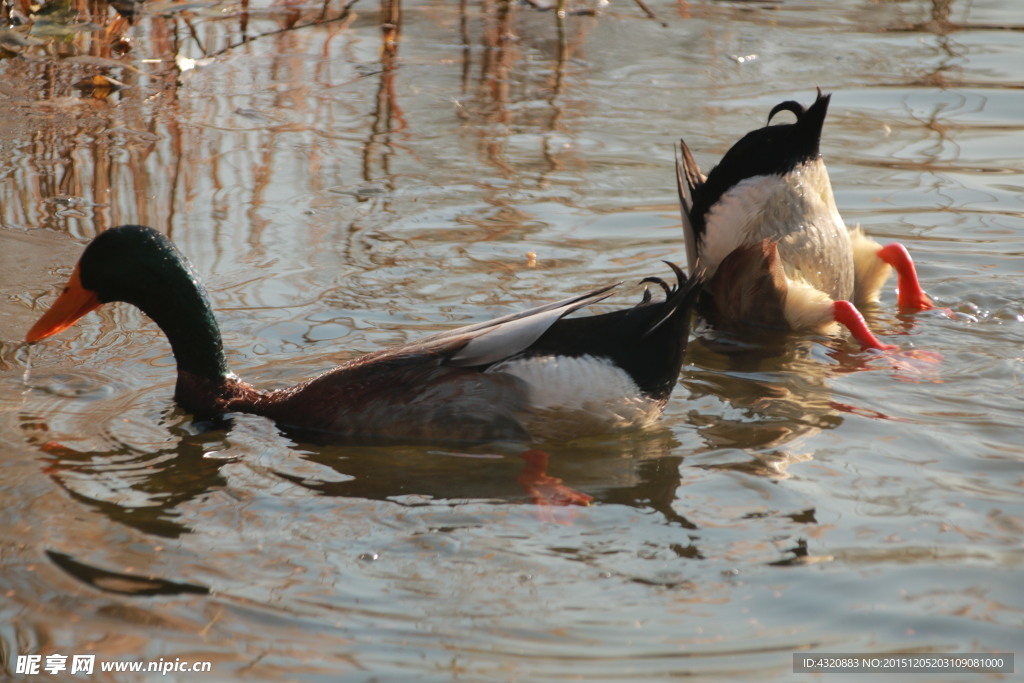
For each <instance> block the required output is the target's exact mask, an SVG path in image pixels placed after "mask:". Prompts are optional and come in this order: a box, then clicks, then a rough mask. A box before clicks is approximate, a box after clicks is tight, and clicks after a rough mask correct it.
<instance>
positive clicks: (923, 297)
mask: <svg viewBox="0 0 1024 683" xmlns="http://www.w3.org/2000/svg"><path fill="white" fill-rule="evenodd" d="M878 258H880V259H882V260H883V261H885V262H886V263H888V264H889V265H890V266H892V267H893V268H894V269H895V270H896V280H897V285H896V286H897V290H896V301H897V303H898V304H899V307H900V308H901V309H902V310H905V311H927V310H929V309H931V308H935V302H934V301H932V299H931V297H930V296H928V295H927V294H925V292H924V290H923V289H921V281H920V280H918V279H917V269H916V268H914V259H912V258H910V252H908V251H907V248H906V247H905V246H903V245H902V244H900V243H899V242H893V243H892V244H887V245H885V246H884V247H882V248H881V249H879V250H878Z"/></svg>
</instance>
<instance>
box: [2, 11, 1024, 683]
mask: <svg viewBox="0 0 1024 683" xmlns="http://www.w3.org/2000/svg"><path fill="white" fill-rule="evenodd" d="M649 6H650V8H651V9H652V11H653V12H654V14H655V15H656V17H657V19H656V20H652V19H650V18H648V17H646V16H645V15H644V13H643V12H641V11H640V9H639V8H638V7H637V6H636V5H633V4H632V3H627V2H622V3H618V4H613V5H609V6H603V7H600V8H599V9H600V11H599V12H597V14H596V15H593V14H587V13H573V12H570V13H569V14H568V15H567V16H565V17H564V19H563V20H562V21H559V18H558V16H557V14H556V13H555V12H552V11H540V10H536V9H531V8H530V7H527V6H515V7H506V6H503V5H500V4H496V3H493V2H484V3H482V4H476V3H472V4H471V3H463V5H462V6H461V8H460V5H459V3H442V2H410V3H407V4H405V5H403V6H401V8H400V9H401V13H400V15H389V16H391V19H392V20H393V21H394V22H395V23H396V24H397V25H398V26H399V27H400V33H399V34H397V36H395V35H386V34H385V33H384V32H382V30H381V25H382V21H383V19H382V16H381V15H380V14H379V13H378V9H379V8H378V7H376V6H373V5H366V6H363V5H362V4H361V3H357V4H355V5H353V6H352V10H353V12H354V14H353V15H351V16H348V17H347V18H345V19H339V20H337V21H329V22H326V23H321V24H319V25H314V26H308V27H305V28H298V29H295V30H290V31H280V29H282V28H284V27H287V26H289V25H294V24H296V23H298V24H303V23H305V22H308V21H313V20H315V19H316V18H317V17H318V15H319V14H320V9H321V6H320V5H316V6H303V5H297V4H280V5H279V4H264V5H260V6H258V7H252V6H250V7H248V8H247V11H246V12H243V11H242V8H240V7H238V6H234V5H218V4H205V3H204V4H196V5H195V6H193V7H192V8H191V9H189V10H187V11H182V10H177V11H170V10H169V9H168V8H167V7H161V6H157V8H156V9H155V10H153V11H150V12H148V13H146V14H144V15H143V16H142V17H141V18H140V19H139V20H138V21H137V22H136V25H135V26H134V27H133V28H132V29H131V35H132V37H133V45H132V49H131V50H130V51H129V52H128V53H127V54H126V55H124V56H117V55H116V54H112V53H110V51H109V50H108V49H107V47H106V44H105V43H104V41H103V38H102V35H101V34H99V33H89V32H81V33H76V34H75V35H73V36H71V37H70V39H69V40H68V41H64V42H60V43H56V44H52V45H50V46H49V47H47V48H45V49H44V48H29V49H26V50H24V51H22V52H21V53H20V54H19V55H17V56H9V57H8V58H6V59H4V60H2V61H0V71H2V79H0V80H2V81H3V85H2V86H0V109H2V113H3V118H4V120H5V124H4V126H3V127H2V128H0V264H2V267H0V272H2V273H3V277H2V279H0V286H2V287H3V295H4V296H3V298H2V307H0V315H2V320H3V322H2V326H0V333H2V336H0V343H2V347H0V383H2V385H3V391H2V392H0V443H3V444H4V445H3V446H2V450H3V457H2V459H0V463H2V471H3V474H2V476H0V496H2V498H3V501H4V502H3V505H2V506H0V508H2V510H3V511H2V512H0V515H2V517H0V563H2V565H0V566H2V570H0V596H2V597H0V652H2V653H3V655H2V656H3V658H4V661H5V665H6V666H7V668H8V670H9V671H13V669H14V663H13V662H14V657H15V656H16V655H18V654H31V653H38V654H52V653H63V654H66V655H70V654H74V653H96V654H97V655H98V657H99V658H100V659H106V660H109V661H115V660H116V661H121V660H134V659H142V660H157V659H159V658H161V657H163V658H165V659H174V658H181V659H183V660H210V661H212V662H213V672H214V674H215V678H219V679H234V678H242V679H251V680H325V681H326V680H331V681H334V680H352V681H359V680H388V681H393V680H460V681H461V680H465V681H482V680H500V681H507V680H530V681H537V680H565V679H573V680H578V679H583V680H622V681H636V680H658V679H664V678H669V677H676V676H683V675H690V674H694V675H697V677H698V678H699V679H700V680H770V679H777V680H789V679H796V678H799V677H798V676H796V675H794V674H792V672H791V653H793V652H796V651H820V652H843V651H853V652H898V651H921V652H947V651H949V652H976V651H992V652H1000V651H1002V652H1007V651H1013V649H1014V647H1016V646H1017V645H1018V644H1019V643H1020V642H1021V633H1022V631H1021V628H1022V626H1024V599H1022V597H1021V591H1020V585H1021V577H1022V573H1021V570H1022V566H1024V548H1022V545H1021V539H1022V535H1024V504H1022V488H1024V466H1022V464H1024V447H1022V446H1021V426H1020V425H1021V416H1022V408H1024V400H1022V398H1021V397H1022V395H1024V392H1022V383H1024V366H1022V355H1021V349H1022V342H1024V269H1022V268H1021V256H1022V253H1024V162H1022V159H1024V142H1022V141H1024V113H1022V112H1024V107H1022V102H1024V100H1022V96H1024V93H1022V91H1021V86H1020V83H1021V82H1022V77H1024V71H1022V68H1021V65H1022V64H1024V43H1022V42H1021V40H1020V36H1021V30H1022V29H1024V21H1022V17H1021V14H1020V11H1019V10H1018V9H1017V7H1016V3H1014V2H1010V1H1009V0H1002V1H997V0H993V1H990V2H972V3H967V2H939V1H936V2H924V1H923V0H912V1H907V2H893V3H872V2H863V3H832V2H796V1H793V2H775V3H761V2H758V3H749V2H735V3H728V2H681V3H672V2H665V1H661V0H653V1H651V2H649ZM385 7H386V8H390V10H394V7H393V6H388V5H385ZM570 9H578V8H575V7H572V8H570ZM340 12H341V7H340V6H328V17H329V18H330V17H334V16H340ZM103 16H104V17H106V18H107V19H108V18H109V17H107V15H103ZM104 21H106V19H104ZM271 32H273V33H271ZM264 33H267V34H268V35H263V36H262V37H257V36H259V35H260V34H264ZM385 38H389V39H391V43H390V47H387V48H386V49H385V48H384V47H382V41H383V40H384V39H385ZM113 63H116V64H117V66H112V64H113ZM97 71H105V72H107V73H109V74H110V75H112V76H113V77H115V78H117V79H119V80H121V81H123V82H124V83H126V84H127V85H128V86H130V87H128V88H126V89H124V90H122V91H120V92H119V93H117V94H115V95H111V96H109V97H107V98H105V99H104V98H94V97H88V96H83V95H81V94H80V93H79V91H78V90H76V89H75V88H74V87H73V86H74V83H76V82H78V81H79V80H81V79H83V78H86V77H89V76H91V75H93V74H94V73H96V72H97ZM815 87H821V88H822V89H823V90H825V91H829V92H832V93H833V100H832V106H831V111H830V115H829V119H828V121H827V123H826V126H825V135H824V140H823V143H822V152H823V154H824V156H825V160H826V163H827V164H828V166H829V169H830V172H831V175H832V182H833V185H834V186H835V190H836V197H837V202H838V205H839V208H840V211H841V212H842V213H843V215H844V217H845V218H846V220H847V221H848V222H850V223H860V224H861V225H863V226H864V227H865V229H866V230H868V231H869V232H870V233H871V234H873V235H874V236H876V237H877V238H879V239H881V240H882V241H890V240H899V241H902V242H903V243H905V244H906V245H907V246H908V248H909V249H910V250H911V252H912V253H913V254H914V256H915V258H916V260H917V262H918V265H919V271H920V273H921V277H922V280H923V282H924V285H925V287H926V289H927V290H928V291H929V292H930V293H931V294H932V295H933V296H934V297H935V298H936V300H937V301H938V302H939V304H940V305H942V306H944V307H948V308H949V309H951V310H952V311H953V312H955V313H956V314H957V315H955V316H953V317H948V316H944V315H941V314H939V313H937V312H928V313H922V314H920V315H914V316H905V315H900V314H898V313H896V311H895V293H894V291H893V287H894V284H893V283H890V285H889V287H888V288H887V290H886V292H885V294H884V296H883V299H882V302H881V304H880V305H879V306H878V307H877V308H876V309H873V310H871V311H869V314H870V318H871V323H872V325H873V327H874V328H875V329H876V330H878V331H879V332H880V333H881V334H882V335H883V337H884V340H885V341H887V342H889V343H894V344H898V345H899V346H900V347H901V349H902V350H903V351H902V353H901V354H898V355H896V356H894V357H889V358H885V357H881V356H879V355H877V354H869V353H863V352H860V351H859V350H858V349H857V348H856V347H855V346H853V345H851V344H850V343H849V342H848V341H847V340H845V339H841V338H840V339H826V338H818V337H804V338H794V339H791V340H789V342H788V343H787V344H786V345H785V346H784V347H783V348H781V349H774V350H771V351H770V352H767V353H752V352H741V353H736V352H735V350H733V351H732V352H730V350H729V349H728V348H723V347H722V346H721V345H720V344H717V343H715V341H714V340H713V339H711V338H707V337H701V338H698V339H696V340H695V341H694V342H693V343H692V344H691V348H690V352H689V356H688V364H687V367H686V370H685V372H684V375H683V377H682V378H681V379H680V383H679V387H678V389H677V391H676V393H675V395H674V397H673V400H672V402H671V403H670V405H669V407H668V410H667V411H666V415H665V417H664V419H663V420H662V421H661V422H660V423H659V426H658V427H657V428H656V429H653V430H650V431H648V432H644V433H635V434H627V435H620V436H611V437H603V438H596V439H589V440H582V441H579V442H576V443H571V444H548V445H547V446H548V448H547V450H549V452H550V453H551V455H552V461H551V473H552V474H554V475H556V476H558V477H561V478H562V479H563V480H564V481H565V483H566V484H567V485H569V486H572V487H573V488H576V489H578V490H581V491H584V492H586V493H588V494H590V495H592V496H594V498H595V503H594V505H592V506H590V507H587V508H571V509H544V508H539V507H537V506H534V505H531V504H530V502H529V500H528V498H527V496H526V495H525V493H524V491H523V490H522V489H521V488H520V487H519V486H518V485H517V484H516V480H515V478H516V475H517V474H518V472H519V471H520V469H521V467H522V463H521V462H520V461H519V460H518V459H517V458H514V457H508V456H507V455H505V456H502V455H499V454H491V455H493V456H494V457H481V456H486V455H488V453H480V452H474V453H466V452H460V451H459V450H458V449H452V448H450V447H447V446H445V445H443V444H438V445H428V446H423V447H391V448H385V447H378V448H368V447H360V448H356V447H342V446H323V445H317V444H310V443H303V442H297V441H294V440H291V439H290V438H289V437H288V436H287V435H284V434H281V433H280V432H279V431H278V430H277V429H276V428H275V426H274V425H273V424H271V423H269V422H267V421H265V420H262V419H260V418H255V417H251V416H242V417H239V418H238V419H236V420H234V421H233V423H232V424H231V426H230V429H208V428H206V427H208V426H204V425H195V424H193V422H192V420H191V419H190V417H189V416H188V415H187V414H185V413H183V412H181V411H180V410H179V409H177V408H176V407H175V406H174V404H173V402H172V400H171V393H172V389H173V382H174V377H173V362H172V361H171V359H170V358H169V354H168V347H167V346H166V344H165V342H164V340H163V337H162V335H161V334H160V333H159V331H158V330H157V329H156V328H155V327H154V326H153V325H152V323H150V322H149V321H147V320H146V319H145V318H144V316H142V315H141V314H140V313H138V312H137V311H135V310H133V309H129V308H127V307H123V306H112V307H107V308H105V309H103V311H102V312H101V313H100V314H98V315H97V314H93V315H91V316H89V317H87V318H85V319H84V320H83V321H82V322H81V323H80V324H79V325H78V326H76V327H75V328H74V329H71V330H68V331H67V332H66V333H64V334H62V335H61V336H59V337H57V338H55V339H53V340H52V341H47V342H46V343H43V344H40V345H37V346H36V347H34V348H32V349H31V350H30V349H29V348H27V347H26V346H25V345H24V344H22V343H21V341H20V340H21V339H22V338H23V336H24V333H25V331H26V330H27V329H28V327H29V326H30V325H31V323H32V322H33V321H34V320H35V319H36V318H37V317H38V315H39V314H40V311H41V310H42V308H44V307H45V306H46V305H48V304H49V302H50V301H51V300H52V297H53V295H54V294H55V292H56V289H57V287H59V286H60V285H61V284H62V283H63V281H64V279H65V278H66V277H67V275H68V274H69V273H70V268H71V266H72V265H73V263H74V261H75V260H76V258H77V255H78V254H79V253H80V250H81V247H82V245H83V244H84V243H85V242H86V241H87V240H88V239H89V238H90V237H92V236H93V235H95V234H96V233H98V232H99V231H101V230H103V229H105V228H107V227H110V226H113V225H117V224H120V223H126V222H141V223H145V224H149V225H153V226H154V227H156V228H158V229H160V230H162V231H164V232H166V233H168V234H170V235H171V236H172V237H173V239H174V240H175V241H176V242H177V243H178V244H179V245H180V247H181V248H182V250H183V251H185V252H186V253H187V254H188V255H189V256H190V257H191V258H192V260H193V261H194V263H195V264H196V266H197V268H198V270H199V272H201V273H202V274H203V275H204V277H206V278H207V281H208V284H209V287H210V289H211V294H212V298H213V300H214V303H215V305H216V307H217V309H218V314H219V318H220V321H221V324H222V327H223V331H224V337H225V344H226V346H227V349H228V357H229V362H230V364H231V365H232V367H233V369H234V370H235V371H236V372H238V374H240V375H241V376H243V377H245V378H247V379H250V380H253V381H256V382H258V383H260V384H261V385H263V386H283V385H287V384H290V383H293V382H296V381H299V380H301V379H304V378H306V377H308V376H309V375H311V374H313V373H316V372H318V371H320V370H322V369H324V368H326V367H330V366H331V365H333V364H335V363H337V362H340V361H341V360H343V359H346V358H350V357H353V356H355V355H358V354H361V353H365V352H369V351H373V350H375V349H378V348H381V347H383V346H386V345H388V344H393V343H398V342H402V341H406V340H411V339H414V338H415V337H417V336H421V335H425V334H428V333H431V332H434V331H437V330H440V329H448V328H450V327H452V326H455V325H458V324H464V323H468V322H473V321H478V320H484V319H486V318H489V317H492V316H496V315H500V314H504V313H508V312H512V311H516V310H520V309H522V308H524V307H526V306H528V305H531V304H534V303H538V302H543V301H549V300H554V299H557V298H561V297H564V296H568V295H569V294H572V293H577V292H581V291H585V290H587V289H589V288H591V287H594V286H597V285H600V284H603V283H606V282H609V281H613V280H627V281H631V282H636V281H638V280H639V279H640V278H642V277H645V276H648V275H660V276H667V275H668V269H667V267H666V266H664V265H663V264H662V263H661V261H660V260H661V259H669V260H673V261H677V262H685V255H684V252H683V246H682V238H681V228H680V225H679V218H678V212H677V208H676V200H675V188H674V178H673V143H674V142H675V141H676V140H677V139H678V138H679V137H680V136H682V137H685V139H686V141H687V143H688V144H689V145H690V147H691V148H692V149H693V150H694V154H695V155H696V158H697V160H698V161H699V162H700V163H701V164H702V166H704V167H705V168H709V167H710V166H711V165H713V164H714V162H715V161H716V160H717V159H718V158H719V157H720V156H721V154H722V153H723V152H724V151H725V150H726V149H727V148H728V147H729V145H730V144H731V143H732V142H733V141H735V140H736V139H737V138H738V137H739V136H740V135H742V134H743V133H745V132H746V131H748V130H750V129H752V128H754V127H758V126H760V125H763V123H764V121H765V117H766V115H767V112H768V110H769V109H770V108H771V107H772V106H773V105H774V104H776V103H777V102H779V101H781V100H784V99H797V100H800V101H803V102H809V101H810V100H811V99H812V98H813V96H814V89H815ZM531 254H532V255H533V256H531ZM638 295H639V289H632V290H630V291H629V292H628V293H627V294H625V295H624V296H623V298H621V299H619V300H617V302H618V303H619V305H622V303H623V302H625V301H633V300H635V298H636V296H638ZM916 352H928V353H930V354H940V355H941V361H940V362H938V363H930V362H922V361H920V359H917V358H915V353H916ZM471 456H472V457H471ZM104 572H107V573H104ZM133 577H141V578H142V579H144V580H137V579H136V580H133ZM204 677H208V675H205V676H203V677H201V676H193V677H191V678H190V677H188V676H184V675H180V676H179V678H180V679H181V680H186V679H189V680H196V679H201V678H204ZM95 678H96V679H97V680H103V679H104V676H103V675H100V674H97V675H96V676H95ZM174 678H175V677H174V676H168V677H167V679H168V680H172V679H174ZM118 680H133V679H131V678H130V677H125V676H122V677H120V678H118ZM140 680H141V679H140ZM949 680H963V678H962V676H951V677H949Z"/></svg>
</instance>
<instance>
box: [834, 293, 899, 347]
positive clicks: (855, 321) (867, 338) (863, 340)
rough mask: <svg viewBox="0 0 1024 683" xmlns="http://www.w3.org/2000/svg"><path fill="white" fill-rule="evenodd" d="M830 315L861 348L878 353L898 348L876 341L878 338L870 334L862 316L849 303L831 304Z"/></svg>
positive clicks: (838, 302) (837, 302)
mask: <svg viewBox="0 0 1024 683" xmlns="http://www.w3.org/2000/svg"><path fill="white" fill-rule="evenodd" d="M832 315H833V316H834V318H835V321H836V322H837V323H839V324H840V325H842V326H844V327H845V328H847V329H848V330H850V334H851V335H853V338H854V339H856V340H857V341H858V342H860V345H861V346H862V347H863V348H865V349H875V350H878V351H893V350H895V349H897V348H898V347H896V346H893V345H892V344H883V343H882V342H880V341H878V337H876V336H875V335H874V334H873V333H872V332H871V330H870V329H869V328H868V324H867V323H866V322H864V316H863V315H861V312H860V311H858V310H857V307H856V306H854V305H853V304H852V303H850V302H849V301H836V302H835V303H833V304H832Z"/></svg>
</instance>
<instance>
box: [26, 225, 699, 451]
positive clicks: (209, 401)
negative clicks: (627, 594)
mask: <svg viewBox="0 0 1024 683" xmlns="http://www.w3.org/2000/svg"><path fill="white" fill-rule="evenodd" d="M669 266H670V267H671V268H672V270H673V271H674V273H675V277H676V283H675V284H674V285H672V286H670V285H669V284H668V283H666V282H665V281H664V280H661V279H660V278H647V280H646V281H648V282H655V283H657V284H658V285H659V286H660V288H661V289H664V291H665V296H664V298H661V297H658V298H657V300H655V299H654V298H653V297H651V296H650V293H649V292H647V291H646V290H645V295H644V298H643V301H641V302H640V303H639V304H637V305H635V306H632V307H629V308H625V309H621V310H615V311H612V312H608V313H602V314H595V315H590V316H583V317H571V318H567V317H565V316H567V315H568V314H570V313H572V312H573V311H577V310H579V309H583V308H586V307H587V306H591V305H592V304H595V303H597V302H599V301H602V300H604V299H605V298H607V297H609V296H611V294H612V293H613V290H614V289H615V288H616V287H618V286H619V285H618V284H613V285H609V286H606V287H601V288H600V289H595V290H593V291H591V292H588V293H586V294H581V295H579V296H574V297H570V298H568V299H564V300H562V301H558V302H555V303H551V304H547V305H543V306H538V307H536V308H531V309H529V310H527V311H523V312H521V313H516V314H512V315H507V316H504V317H501V318H497V319H495V320H490V321H487V322H482V323H478V324H475V325H469V326H467V327H461V328H458V329H455V330H451V331H447V332H442V333H440V334H436V335H433V336H430V337H427V338H425V339H421V340H419V341H416V342H412V343H409V344H405V345H402V346H396V347H394V348H388V349H383V350H380V351H376V352H373V353H369V354H367V355H365V356H362V357H360V358H356V359H354V360H351V361H348V362H346V363H344V364H343V365H340V366H338V367H336V368H334V369H332V370H328V371H327V372H324V373H323V374H321V375H319V376H317V377H314V378H313V379H310V380H308V381H305V382H303V383H301V384H298V385H296V386H294V387H291V388H288V389H279V390H276V391H263V390H260V389H258V388H256V387H255V386H253V385H251V384H248V383H246V382H244V381H242V380H241V379H239V378H238V377H236V376H235V375H234V374H232V373H231V372H230V371H229V370H228V367H227V363H226V361H225V357H224V350H223V347H222V344H221V335H220V330H219V328H218V326H217V322H216V320H215V319H214V315H213V311H212V308H211V305H210V301H209V298H208V296H207V293H206V289H205V288H204V286H203V285H202V283H201V281H200V278H199V275H198V274H197V273H196V271H195V269H194V268H193V266H192V265H191V263H190V262H189V261H188V259H187V258H186V257H185V256H184V255H183V254H182V253H181V252H180V251H179V250H178V249H177V247H175V245H174V244H173V243H172V242H171V241H170V240H169V239H167V238H166V237H165V236H164V235H163V234H161V233H160V232H158V231H156V230H154V229H152V228H148V227H144V226H138V225H123V226H120V227H116V228H111V229H109V230H107V231H105V232H103V233H101V234H99V235H98V236H97V237H96V238H95V239H94V240H93V241H92V242H91V243H90V244H89V245H88V246H87V247H86V248H85V251H84V252H83V253H82V256H81V258H80V259H79V261H78V264H77V265H76V266H75V268H74V270H73V272H72V274H71V278H70V281H69V282H68V284H67V286H66V287H64V289H63V291H62V292H61V294H60V296H59V297H58V298H57V300H56V301H55V302H54V304H53V305H52V306H51V308H50V309H49V310H48V311H47V312H46V313H45V314H44V315H43V316H42V318H40V319H39V321H38V322H36V324H35V325H34V326H33V327H32V329H31V330H29V332H28V334H27V336H26V341H27V342H29V343H33V342H38V341H39V340H41V339H45V338H46V337H49V336H51V335H54V334H57V333H58V332H60V331H62V330H64V329H66V328H68V327H69V326H71V325H72V324H73V323H74V322H75V321H76V320H78V319H79V318H81V317H82V316H83V315H85V314H86V313H88V312H89V311H92V310H93V309H95V308H97V307H98V306H100V305H101V304H104V303H108V302H113V301H125V302H127V303H130V304H132V305H134V306H137V307H138V308H139V309H141V310H142V312H143V313H145V314H146V315H148V316H149V317H150V318H152V319H153V321H154V322H156V324H157V325H158V326H159V327H160V329H161V330H163V332H164V334H166V335H167V338H168V340H169V342H170V345H171V350H172V351H173V354H174V358H175V361H176V364H177V373H178V377H177V384H176V387H175V393H174V397H175V400H176V401H177V402H178V404H179V405H180V406H181V407H182V408H184V409H185V410H186V411H189V412H191V413H194V414H196V415H197V416H201V417H216V416H221V415H224V414H227V413H232V412H242V413H254V414H257V415H263V416H266V417H268V418H270V419H272V420H274V421H275V422H277V423H278V424H279V425H281V426H282V427H285V428H292V429H297V430H299V431H308V432H311V433H315V434H318V435H331V436H336V437H341V438H343V439H344V438H350V439H360V440H363V439H386V440H430V441H433V440H444V441H459V442H490V441H514V442H529V441H539V440H562V439H568V438H574V437H577V436H581V435H587V434H594V433H605V432H614V431H619V430H624V429H628V428H633V427H642V426H646V425H649V424H651V423H652V422H654V421H655V420H656V419H657V418H658V416H659V415H660V414H661V411H662V409H663V408H664V406H665V403H666V402H667V401H668V398H669V395H670V394H671V392H672V389H673V388H674V386H675V384H676V381H677V379H678V375H679V372H680V368H681V367H682V362H683V354H684V352H685V349H686V343H687V337H688V334H689V319H690V316H691V311H692V306H693V303H694V299H695V297H696V293H697V292H698V291H699V287H698V285H697V282H696V280H694V279H692V278H691V279H687V278H686V277H685V276H684V275H683V274H682V272H681V271H680V270H679V268H678V267H676V266H674V265H673V264H669Z"/></svg>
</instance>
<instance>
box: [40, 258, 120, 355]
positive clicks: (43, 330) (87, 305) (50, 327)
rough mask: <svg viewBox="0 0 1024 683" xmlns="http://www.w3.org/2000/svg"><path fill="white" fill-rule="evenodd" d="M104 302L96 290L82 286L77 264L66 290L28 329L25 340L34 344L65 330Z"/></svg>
mask: <svg viewBox="0 0 1024 683" xmlns="http://www.w3.org/2000/svg"><path fill="white" fill-rule="evenodd" d="M102 303H103V302H102V301H100V298H99V297H98V296H97V295H96V293H95V292H92V291H90V290H88V289H86V288H85V287H83V286H82V279H81V277H79V275H78V266H77V265H76V266H75V270H74V272H72V273H71V279H70V280H68V284H67V286H66V287H64V291H63V292H61V293H60V296H58V297H57V300H56V301H54V302H53V306H50V310H48V311H47V312H46V313H44V314H43V317H42V318H40V319H39V320H38V321H36V324H35V325H33V326H32V329H31V330H29V331H28V334H26V335H25V341H27V342H28V343H29V344H32V343H33V342H37V341H39V340H40V339H46V338H47V337H50V336H53V335H55V334H57V333H58V332H63V331H64V330H66V329H67V328H69V327H71V326H72V325H74V324H75V321H76V320H78V319H79V318H81V317H82V316H83V315H85V314H86V313H88V312H89V311H91V310H93V309H95V308H97V307H98V306H99V305H100V304H102Z"/></svg>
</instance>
